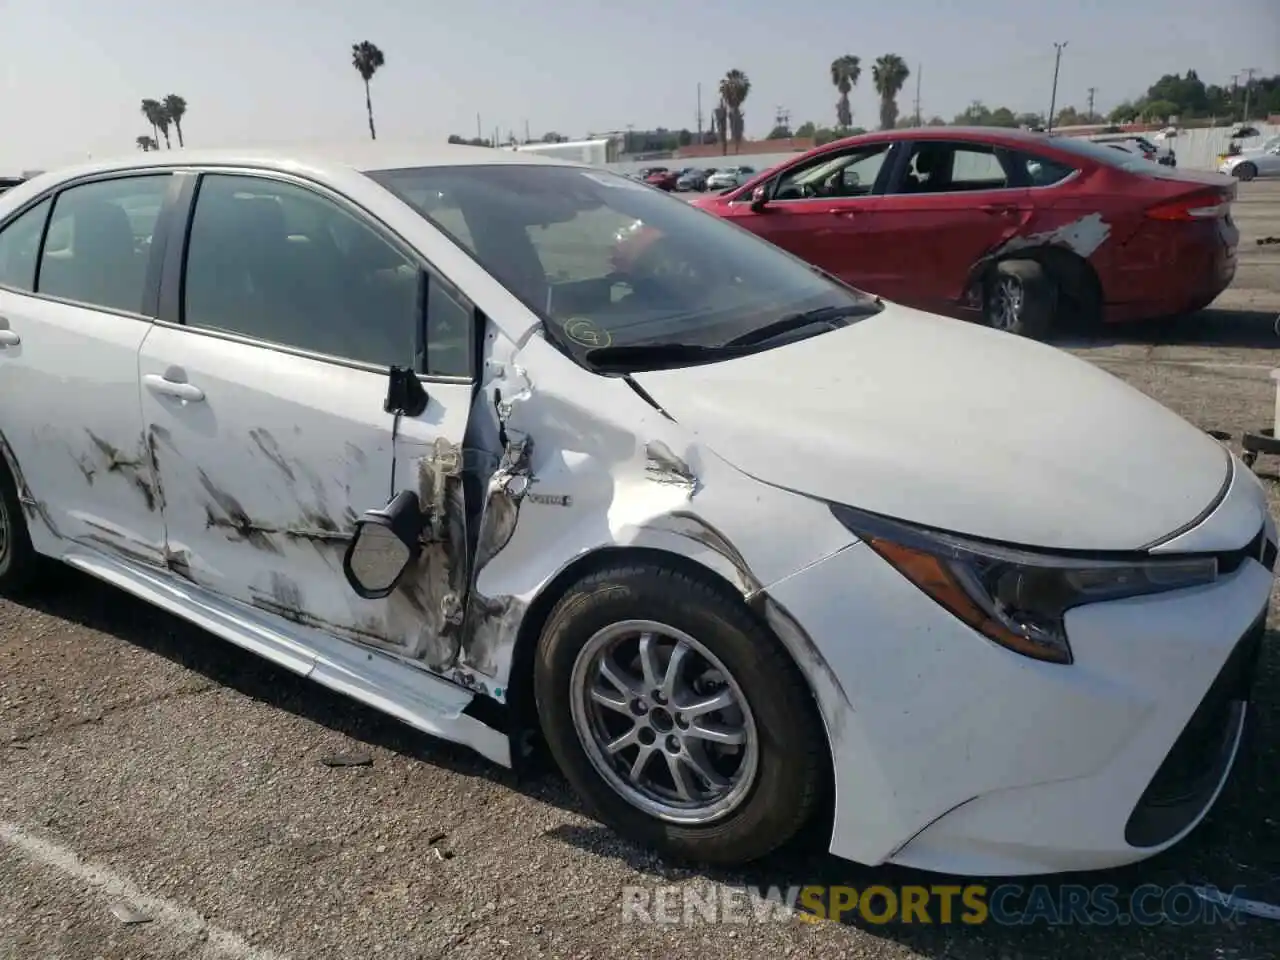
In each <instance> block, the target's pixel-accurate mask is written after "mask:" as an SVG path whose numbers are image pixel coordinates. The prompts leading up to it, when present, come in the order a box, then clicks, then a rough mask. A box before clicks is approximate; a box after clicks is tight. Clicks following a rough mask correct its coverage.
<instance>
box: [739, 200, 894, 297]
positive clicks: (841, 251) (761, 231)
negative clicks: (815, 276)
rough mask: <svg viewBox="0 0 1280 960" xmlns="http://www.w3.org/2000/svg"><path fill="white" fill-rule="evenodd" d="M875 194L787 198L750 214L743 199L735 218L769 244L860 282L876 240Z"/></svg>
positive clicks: (848, 280) (866, 278) (865, 277)
mask: <svg viewBox="0 0 1280 960" xmlns="http://www.w3.org/2000/svg"><path fill="white" fill-rule="evenodd" d="M879 203H880V200H879V198H877V197H858V198H854V199H833V200H791V201H785V202H780V203H776V204H770V205H768V206H767V207H765V208H764V209H763V210H761V211H760V212H759V213H755V212H753V211H751V210H750V209H749V205H748V204H743V205H742V206H743V207H744V208H746V209H744V211H743V212H742V213H741V214H740V215H739V216H738V217H737V218H736V219H735V222H736V223H738V224H739V225H741V226H744V227H746V228H747V229H749V230H751V231H752V232H753V233H755V234H757V235H759V236H761V237H763V238H764V239H765V240H768V241H769V242H770V243H772V244H775V245H776V246H779V247H782V249H784V250H787V251H789V252H790V253H793V254H795V255H796V256H798V257H800V258H801V259H803V260H807V261H809V262H810V263H813V264H816V265H817V266H819V267H822V269H824V270H826V271H828V272H829V273H831V274H833V275H835V276H837V277H839V278H840V279H841V280H844V281H845V282H846V283H851V284H854V285H855V286H861V285H863V284H864V283H869V282H871V281H872V280H873V279H874V278H873V277H872V276H870V275H869V272H868V270H867V265H868V263H869V261H870V259H871V258H870V254H871V246H872V244H873V243H874V242H875V239H874V238H875V223H876V212H877V210H878V205H879Z"/></svg>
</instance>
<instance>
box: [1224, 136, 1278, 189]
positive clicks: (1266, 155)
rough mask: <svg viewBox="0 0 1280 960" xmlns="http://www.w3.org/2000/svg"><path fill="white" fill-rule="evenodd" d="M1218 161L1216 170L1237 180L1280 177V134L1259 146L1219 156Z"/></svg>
mask: <svg viewBox="0 0 1280 960" xmlns="http://www.w3.org/2000/svg"><path fill="white" fill-rule="evenodd" d="M1220 161H1221V162H1220V164H1219V166H1218V172H1219V173H1225V174H1227V175H1228V176H1232V177H1235V178H1236V179H1237V180H1253V179H1254V178H1255V177H1280V136H1275V137H1271V138H1270V139H1269V140H1266V141H1264V142H1263V143H1262V145H1261V146H1258V147H1253V148H1252V149H1248V150H1241V151H1240V152H1239V153H1237V154H1235V155H1233V156H1224V157H1221V158H1220Z"/></svg>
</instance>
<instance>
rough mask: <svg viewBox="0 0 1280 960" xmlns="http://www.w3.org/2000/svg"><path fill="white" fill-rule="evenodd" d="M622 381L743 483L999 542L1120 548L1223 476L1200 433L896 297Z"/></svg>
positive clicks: (1010, 340)
mask: <svg viewBox="0 0 1280 960" xmlns="http://www.w3.org/2000/svg"><path fill="white" fill-rule="evenodd" d="M634 379H635V381H636V382H637V383H638V384H639V385H640V386H641V387H642V388H643V389H644V390H645V391H647V392H648V393H649V394H650V396H652V398H653V399H654V401H655V402H656V403H657V404H658V405H659V406H661V407H662V408H663V409H664V410H665V411H666V412H667V413H668V414H670V415H671V416H672V417H673V418H674V419H675V420H676V421H678V422H679V423H681V424H682V425H683V426H685V428H686V429H688V430H690V431H691V432H692V433H693V434H694V435H696V437H697V439H698V441H699V442H701V443H703V444H705V445H706V446H707V447H708V448H710V449H711V450H713V451H715V452H716V453H717V454H718V455H719V456H721V457H723V458H724V459H725V460H727V461H729V462H730V463H732V464H733V465H735V466H736V467H737V468H738V469H740V470H742V471H744V472H745V473H747V474H750V475H752V476H754V477H755V478H757V479H758V480H761V481H763V482H765V483H768V484H771V485H774V486H779V487H784V488H787V489H790V490H794V491H797V492H799V493H803V494H806V495H810V496H814V497H818V498H821V499H824V500H828V501H833V502H837V503H842V504H847V505H850V506H855V507H859V508H861V509H864V510H868V511H871V512H874V513H879V514H882V515H884V516H889V517H894V518H897V519H901V520H906V521H910V522H913V523H917V524H921V525H925V526H930V527H934V528H938V529H943V530H950V531H953V532H956V533H964V534H968V535H970V536H975V537H985V538H990V539H994V540H1000V541H1004V542H1006V543H1012V544H1021V545H1025V546H1032V547H1044V548H1054V549H1068V550H1070V549H1075V550H1092V551H1109V550H1136V549H1139V548H1142V547H1145V546H1148V545H1150V544H1151V543H1153V542H1154V541H1157V540H1160V539H1163V538H1165V537H1167V536H1168V535H1169V534H1171V533H1173V532H1174V531H1176V530H1179V529H1181V528H1183V527H1185V526H1187V525H1188V524H1190V523H1192V522H1194V521H1195V520H1196V519H1197V518H1198V517H1199V516H1201V515H1202V514H1203V513H1204V511H1205V510H1206V509H1207V508H1209V507H1210V506H1211V505H1212V504H1213V503H1214V502H1215V501H1216V500H1217V499H1218V498H1219V497H1220V495H1221V493H1222V491H1223V490H1224V488H1225V484H1226V481H1227V479H1228V477H1229V475H1230V459H1229V456H1228V454H1227V452H1226V451H1225V450H1224V449H1223V448H1222V446H1221V445H1220V444H1219V443H1218V442H1217V441H1215V440H1214V439H1212V438H1211V437H1209V436H1208V435H1207V434H1205V433H1204V432H1202V431H1201V430H1198V429H1196V428H1195V427H1193V426H1191V425H1190V424H1189V423H1187V422H1186V421H1185V420H1183V419H1181V418H1180V417H1178V416H1177V415H1175V414H1174V413H1172V412H1171V411H1170V410H1168V409H1166V408H1165V407H1163V406H1161V405H1160V404H1158V403H1156V402H1155V401H1154V400H1151V399H1150V398H1148V397H1147V396H1145V395H1144V394H1142V393H1140V392H1139V391H1137V390H1135V389H1133V388H1131V387H1129V386H1128V385H1126V384H1125V383H1124V382H1122V381H1121V380H1119V379H1117V378H1116V377H1114V376H1112V375H1111V374H1108V373H1106V372H1104V371H1102V370H1101V369H1099V368H1098V367H1096V366H1094V365H1093V364H1090V363H1087V362H1086V361H1083V360H1079V359H1077V358H1075V357H1073V356H1071V355H1070V354H1068V353H1066V352H1064V351H1061V350H1058V349H1055V348H1053V347H1049V346H1046V345H1044V344H1040V343H1036V342H1034V341H1031V340H1026V339H1023V338H1021V337H1016V336H1013V335H1011V334H1006V333H1002V332H999V331H995V330H991V329H989V328H985V327H977V326H975V325H973V324H969V323H965V322H963V321H959V320H948V319H944V318H941V317H936V316H933V315H931V314H926V313H922V312H920V311H917V310H911V309H908V308H905V307H901V306H897V305H886V309H885V310H884V311H883V312H882V313H880V314H878V315H876V316H874V317H871V318H868V319H866V320H862V321H860V322H857V323H854V324H852V325H851V326H848V327H845V328H842V329H840V330H836V331H833V332H831V333H825V334H821V335H818V336H814V337H810V338H808V339H805V340H801V341H797V342H794V343H791V344H787V345H784V346H780V347H776V348H774V349H771V350H766V351H763V352H761V353H757V354H752V355H749V356H746V357H741V358H736V359H734V360H731V361H726V362H722V363H716V364H708V365H702V366H694V367H684V368H679V369H674V370H662V371H652V372H646V373H637V374H635V375H634ZM760 521H761V522H765V523H767V522H768V521H769V518H768V517H761V518H760Z"/></svg>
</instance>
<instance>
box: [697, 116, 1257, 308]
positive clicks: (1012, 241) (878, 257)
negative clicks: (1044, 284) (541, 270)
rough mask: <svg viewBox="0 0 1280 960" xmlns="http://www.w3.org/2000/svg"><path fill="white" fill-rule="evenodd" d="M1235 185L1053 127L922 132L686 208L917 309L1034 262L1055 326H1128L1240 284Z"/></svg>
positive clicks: (805, 164)
mask: <svg viewBox="0 0 1280 960" xmlns="http://www.w3.org/2000/svg"><path fill="white" fill-rule="evenodd" d="M926 160H928V161H929V162H928V163H926V162H925V161H926ZM846 161H847V163H846ZM842 164H845V165H844V166H843V167H842ZM832 171H834V172H832ZM814 176H816V177H818V178H820V182H817V181H814V182H810V181H811V180H812V177H814ZM806 178H810V180H809V181H807V180H806ZM1235 191H1236V185H1235V182H1234V181H1233V180H1231V179H1230V178H1227V177H1222V176H1219V175H1218V174H1206V173H1197V172H1194V171H1187V170H1185V169H1181V170H1179V169H1174V168H1169V167H1162V166H1158V165H1156V164H1150V163H1147V162H1146V161H1144V160H1142V158H1141V157H1138V156H1137V155H1136V154H1135V155H1127V154H1124V153H1121V152H1118V151H1109V150H1107V149H1106V148H1105V147H1101V146H1097V145H1094V144H1090V143H1088V142H1087V141H1082V140H1076V139H1068V138H1065V137H1061V136H1058V135H1053V134H1049V135H1046V134H1035V133H1030V132H1024V131H1015V130H993V129H990V128H974V129H964V128H939V129H935V128H926V129H916V130H902V131H892V132H886V133H881V134H868V135H864V136H859V137H851V138H848V139H846V140H843V141H839V142H837V143H835V144H829V145H827V146H824V147H821V148H818V149H817V150H813V151H810V152H809V153H807V154H804V155H802V156H800V157H798V158H797V159H795V160H792V161H789V162H788V163H786V164H783V165H781V166H779V167H775V168H773V169H772V170H770V171H767V172H766V173H764V174H762V175H760V176H758V177H756V178H754V179H753V180H752V181H750V182H748V183H747V184H746V185H744V186H743V187H742V188H740V189H738V190H736V191H731V192H729V193H727V194H722V195H718V196H708V197H702V198H699V199H697V200H695V201H693V203H694V205H695V206H698V207H700V208H701V209H703V210H706V211H708V212H710V213H713V214H715V215H717V216H722V217H725V218H727V219H730V220H732V221H733V222H735V223H737V224H738V225H740V226H742V227H745V228H746V229H748V230H751V231H753V232H755V233H757V234H759V235H760V236H762V237H764V238H765V239H767V240H770V241H771V242H773V243H776V244H778V245H779V246H781V247H783V248H784V249H787V250H789V251H791V252H792V253H794V254H796V255H797V256H800V257H802V258H804V259H806V260H809V261H810V262H812V263H815V264H816V265H818V266H820V267H822V268H823V269H825V270H827V271H829V272H831V273H833V274H835V275H836V276H838V277H840V278H841V279H843V280H844V281H846V282H848V283H850V284H852V285H854V286H857V287H860V288H862V289H865V290H868V291H870V292H872V293H877V294H881V295H882V296H885V297H887V298H889V299H891V300H895V301H898V302H901V303H905V304H908V305H912V306H917V307H921V308H923V309H929V310H933V311H936V312H941V313H950V314H952V315H957V316H964V315H966V314H969V313H970V312H971V311H974V310H982V309H983V308H984V305H985V304H986V302H987V299H986V298H987V293H988V291H989V290H990V284H991V281H992V278H993V277H994V276H995V271H996V266H995V265H996V264H998V263H1001V262H1003V261H1006V260H1011V259H1016V260H1023V261H1026V260H1030V261H1033V262H1034V263H1036V264H1039V265H1040V268H1041V269H1042V272H1043V274H1044V275H1045V276H1046V277H1048V278H1049V280H1050V281H1051V283H1052V285H1053V288H1054V302H1055V304H1056V307H1055V309H1056V310H1057V313H1058V316H1056V317H1055V318H1054V319H1055V320H1064V319H1067V315H1069V314H1070V315H1075V317H1076V318H1087V319H1099V318H1100V319H1103V320H1107V321H1122V320H1139V319H1145V318H1152V317H1159V316H1165V315H1169V314H1175V313H1182V312H1189V311H1193V310H1197V309H1200V308H1201V307H1204V306H1206V305H1207V304H1208V303H1210V302H1211V301H1212V300H1213V299H1215V298H1216V297H1217V295H1218V294H1219V293H1221V292H1222V291H1223V290H1224V289H1225V288H1226V287H1227V286H1228V285H1229V284H1230V283H1231V280H1232V278H1233V277H1234V275H1235V268H1236V245H1237V243H1238V241H1239V233H1238V231H1237V229H1236V227H1235V225H1234V223H1233V222H1232V220H1231V213H1230V208H1231V202H1232V200H1234V198H1235Z"/></svg>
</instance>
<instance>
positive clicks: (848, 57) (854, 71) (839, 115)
mask: <svg viewBox="0 0 1280 960" xmlns="http://www.w3.org/2000/svg"><path fill="white" fill-rule="evenodd" d="M860 76H862V61H861V60H860V59H859V58H858V57H855V56H854V55H853V54H851V53H846V54H845V55H844V56H843V57H836V58H835V59H834V60H832V61H831V82H832V84H834V85H835V88H836V89H837V90H839V91H840V99H839V100H837V101H836V124H837V125H838V126H839V127H840V129H842V130H847V129H849V127H851V126H853V111H852V110H851V109H849V91H850V90H852V89H853V88H854V87H856V86H857V85H858V78H859V77H860Z"/></svg>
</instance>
